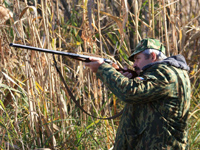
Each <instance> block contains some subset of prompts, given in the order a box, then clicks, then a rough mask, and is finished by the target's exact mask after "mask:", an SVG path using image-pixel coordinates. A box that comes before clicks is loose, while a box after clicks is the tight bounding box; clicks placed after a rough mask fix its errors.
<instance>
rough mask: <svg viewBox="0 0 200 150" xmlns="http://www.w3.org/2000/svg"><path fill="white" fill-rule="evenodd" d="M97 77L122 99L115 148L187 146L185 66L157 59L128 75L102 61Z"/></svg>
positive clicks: (160, 149) (172, 148)
mask: <svg viewBox="0 0 200 150" xmlns="http://www.w3.org/2000/svg"><path fill="white" fill-rule="evenodd" d="M97 77H98V78H100V79H101V80H102V81H103V83H104V84H105V85H106V86H107V87H108V88H109V89H110V90H111V91H112V92H113V93H114V94H115V95H116V96H117V97H118V98H119V99H121V100H122V101H124V102H125V108H124V112H123V115H122V117H121V120H120V124H119V127H118V130H117V134H116V139H115V145H114V149H115V150H165V149H166V150H175V149H177V150H185V149H188V138H187V135H188V131H187V118H188V112H189V106H190V93H191V89H190V80H189V76H188V73H187V71H186V70H184V69H181V68H177V67H174V66H172V65H170V64H166V63H158V64H153V65H150V66H149V67H148V68H146V69H145V70H143V72H142V73H141V74H140V75H139V77H136V78H134V79H128V78H126V77H124V76H123V75H122V74H121V73H119V72H117V71H116V70H115V69H114V68H112V67H111V66H110V65H109V64H106V63H104V64H102V65H101V66H100V67H99V69H98V71H97Z"/></svg>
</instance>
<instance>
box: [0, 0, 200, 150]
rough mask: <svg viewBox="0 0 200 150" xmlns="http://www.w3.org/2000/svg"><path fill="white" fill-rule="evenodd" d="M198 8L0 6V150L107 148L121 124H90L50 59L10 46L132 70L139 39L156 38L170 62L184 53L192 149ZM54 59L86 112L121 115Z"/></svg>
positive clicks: (117, 105)
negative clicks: (189, 88)
mask: <svg viewBox="0 0 200 150" xmlns="http://www.w3.org/2000/svg"><path fill="white" fill-rule="evenodd" d="M199 3H200V1H199V0H191V1H185V0H148V1H145V0H143V1H139V0H133V1H126V0H125V1H113V0H107V1H106V0H97V1H93V0H82V1H62V0H54V1H49V0H43V1H40V2H38V1H36V0H24V1H21V0H16V1H9V0H7V1H5V0H4V1H3V0H2V1H0V4H1V5H2V6H0V14H1V15H0V19H1V20H0V23H1V24H0V37H1V38H0V54H1V55H0V59H1V66H0V67H1V72H0V74H1V76H0V113H1V115H0V145H1V149H38V148H43V149H44V148H50V149H110V148H111V147H112V146H113V143H114V138H115V133H116V129H117V125H118V122H119V118H117V119H114V120H111V121H103V120H99V119H94V118H92V117H89V116H87V115H86V114H84V113H83V112H81V111H80V110H79V109H77V108H76V106H75V104H74V103H73V102H72V101H71V100H70V97H69V95H68V93H67V91H66V90H65V88H64V85H63V84H62V82H61V81H60V78H59V76H58V74H57V72H56V70H55V68H54V62H53V59H52V55H50V54H45V53H38V52H34V51H28V50H24V49H15V48H11V47H9V43H11V42H14V43H20V44H26V45H31V46H36V47H41V48H48V49H54V50H59V51H68V52H74V53H82V54H92V55H99V56H101V57H105V58H109V59H112V60H113V61H116V62H118V63H119V65H128V66H129V67H131V63H130V62H129V61H128V60H127V58H128V56H129V55H130V54H131V52H132V49H133V48H134V47H135V45H136V44H137V42H138V41H139V40H141V39H142V38H145V37H155V38H158V39H160V40H161V41H162V42H163V43H164V44H165V46H166V49H167V55H168V56H170V55H175V54H178V53H180V54H183V55H184V56H185V57H186V59H187V62H188V64H189V65H190V67H191V72H190V78H191V82H192V95H191V97H192V100H191V109H190V116H189V143H190V149H198V147H199V146H200V145H199V143H200V142H199V141H200V131H199V125H200V120H199V116H200V113H199V110H200V107H199V106H200V101H199V87H200V84H199V71H200V70H199V57H198V56H199V48H200V47H199V37H200V36H199V35H200V34H199V15H200V14H199V11H198V10H199V7H200V6H199ZM7 8H8V9H7ZM12 14H13V16H12ZM56 59H57V60H58V61H59V68H60V70H61V72H62V74H63V76H64V77H65V80H66V82H67V84H68V86H69V87H70V89H71V91H72V92H73V94H74V95H75V97H76V99H78V100H79V102H80V104H81V105H82V106H83V107H84V109H85V110H86V111H88V112H90V113H92V114H93V115H96V116H98V117H106V116H111V115H113V114H116V113H117V112H119V111H120V110H121V109H122V108H123V103H121V102H120V100H118V99H117V98H116V97H115V96H114V95H113V94H112V93H111V92H110V91H109V90H108V89H107V88H106V87H105V86H104V85H103V84H102V83H101V81H99V80H97V79H96V76H95V74H93V73H91V72H90V70H87V69H86V68H84V64H83V63H82V62H78V61H75V60H72V59H69V58H66V57H65V58H64V57H62V56H56Z"/></svg>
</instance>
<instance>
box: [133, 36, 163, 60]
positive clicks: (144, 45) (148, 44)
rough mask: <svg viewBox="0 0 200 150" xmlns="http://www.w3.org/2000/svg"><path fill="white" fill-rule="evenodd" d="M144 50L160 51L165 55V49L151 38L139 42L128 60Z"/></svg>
mask: <svg viewBox="0 0 200 150" xmlns="http://www.w3.org/2000/svg"><path fill="white" fill-rule="evenodd" d="M146 49H155V50H158V51H161V52H162V53H163V54H165V47H164V45H163V44H162V43H161V42H160V41H159V40H157V39H152V38H146V39H143V40H141V41H140V42H139V43H138V45H137V46H136V48H135V50H134V52H133V53H132V54H131V56H130V57H129V60H133V59H134V55H135V54H138V53H140V52H142V51H144V50H146Z"/></svg>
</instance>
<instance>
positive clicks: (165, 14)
mask: <svg viewBox="0 0 200 150" xmlns="http://www.w3.org/2000/svg"><path fill="white" fill-rule="evenodd" d="M162 5H163V18H164V19H163V22H164V31H165V43H166V56H167V57H169V56H170V52H169V47H170V46H169V37H168V32H167V19H166V16H167V13H166V6H165V5H166V4H165V0H162Z"/></svg>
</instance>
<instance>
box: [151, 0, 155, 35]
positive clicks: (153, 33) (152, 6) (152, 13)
mask: <svg viewBox="0 0 200 150" xmlns="http://www.w3.org/2000/svg"><path fill="white" fill-rule="evenodd" d="M154 9H155V8H154V0H152V1H151V15H152V29H153V30H152V37H153V38H155V13H154Z"/></svg>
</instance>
